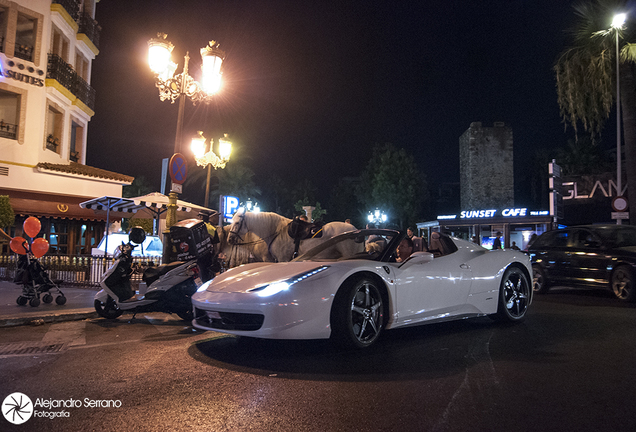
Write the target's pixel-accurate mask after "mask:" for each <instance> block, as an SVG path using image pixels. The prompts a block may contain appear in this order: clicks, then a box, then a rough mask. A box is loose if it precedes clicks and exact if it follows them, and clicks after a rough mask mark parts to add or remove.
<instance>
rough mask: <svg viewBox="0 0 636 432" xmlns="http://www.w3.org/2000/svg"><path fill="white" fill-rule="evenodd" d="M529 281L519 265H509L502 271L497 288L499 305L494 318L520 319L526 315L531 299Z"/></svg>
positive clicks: (515, 320) (500, 319) (503, 319)
mask: <svg viewBox="0 0 636 432" xmlns="http://www.w3.org/2000/svg"><path fill="white" fill-rule="evenodd" d="M530 296H531V293H530V283H529V282H528V278H527V276H526V274H525V273H524V272H523V270H521V269H520V268H519V267H510V268H508V269H507V270H506V272H505V273H504V276H503V279H502V280H501V287H500V288H499V306H498V308H497V314H496V316H495V317H494V318H496V319H497V320H499V321H509V322H510V321H512V322H517V321H522V320H523V319H524V318H525V317H526V312H527V311H528V306H529V305H530V299H531V297H530Z"/></svg>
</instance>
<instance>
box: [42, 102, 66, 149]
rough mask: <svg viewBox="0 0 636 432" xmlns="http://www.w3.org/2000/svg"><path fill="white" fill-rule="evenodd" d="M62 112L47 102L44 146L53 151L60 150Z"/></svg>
mask: <svg viewBox="0 0 636 432" xmlns="http://www.w3.org/2000/svg"><path fill="white" fill-rule="evenodd" d="M63 121H64V114H63V113H62V111H61V110H59V109H58V108H57V107H55V106H53V105H52V104H51V103H49V105H48V108H47V112H46V142H45V148H46V149H47V150H51V151H53V152H55V153H58V154H61V151H62V145H61V143H62V126H63Z"/></svg>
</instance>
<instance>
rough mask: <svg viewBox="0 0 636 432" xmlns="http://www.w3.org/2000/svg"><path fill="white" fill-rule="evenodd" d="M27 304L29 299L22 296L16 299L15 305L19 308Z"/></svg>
mask: <svg viewBox="0 0 636 432" xmlns="http://www.w3.org/2000/svg"><path fill="white" fill-rule="evenodd" d="M28 302H29V299H28V298H26V297H24V296H20V297H18V298H17V299H16V303H17V304H18V305H19V306H25V305H26V304H27V303H28Z"/></svg>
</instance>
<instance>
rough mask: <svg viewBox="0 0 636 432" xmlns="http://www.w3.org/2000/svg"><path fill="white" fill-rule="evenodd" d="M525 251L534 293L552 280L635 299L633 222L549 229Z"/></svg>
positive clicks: (635, 235)
mask: <svg viewBox="0 0 636 432" xmlns="http://www.w3.org/2000/svg"><path fill="white" fill-rule="evenodd" d="M528 252H529V253H530V257H531V259H532V270H533V279H534V283H533V287H534V291H535V292H536V293H544V292H546V291H547V290H548V288H549V287H550V285H555V284H561V285H577V286H588V287H596V288H598V287H603V288H609V289H611V290H612V291H613V292H614V294H615V295H616V297H618V298H619V299H621V300H623V301H627V302H633V301H636V289H635V288H634V284H635V283H636V276H635V275H636V272H635V270H636V226H630V225H585V226H574V227H570V228H565V229H559V230H554V231H548V232H546V233H543V234H542V235H541V236H539V237H538V238H537V239H536V240H535V241H534V243H532V244H531V245H530V247H529V248H528Z"/></svg>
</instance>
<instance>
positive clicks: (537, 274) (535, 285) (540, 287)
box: [532, 264, 550, 294]
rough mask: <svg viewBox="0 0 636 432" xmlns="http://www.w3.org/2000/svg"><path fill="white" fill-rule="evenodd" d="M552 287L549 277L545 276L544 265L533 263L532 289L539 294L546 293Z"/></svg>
mask: <svg viewBox="0 0 636 432" xmlns="http://www.w3.org/2000/svg"><path fill="white" fill-rule="evenodd" d="M549 288H550V286H549V284H548V279H547V278H546V277H545V271H544V270H543V267H541V266H540V265H538V264H533V265H532V290H533V291H534V292H536V293H537V294H545V293H547V292H548V289H549Z"/></svg>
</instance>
